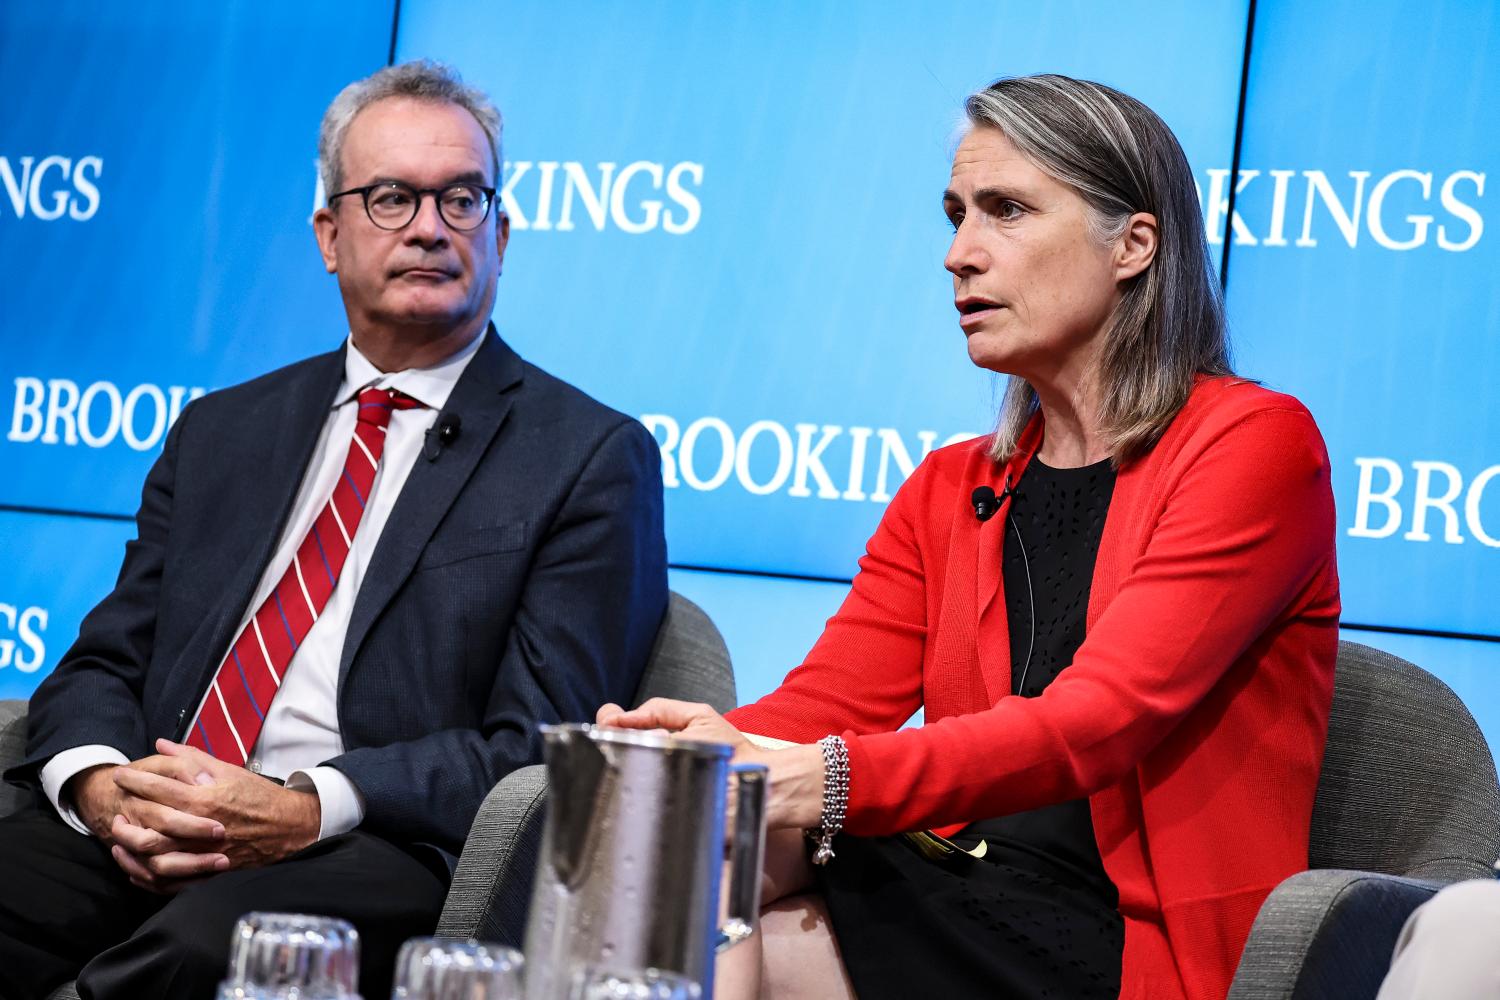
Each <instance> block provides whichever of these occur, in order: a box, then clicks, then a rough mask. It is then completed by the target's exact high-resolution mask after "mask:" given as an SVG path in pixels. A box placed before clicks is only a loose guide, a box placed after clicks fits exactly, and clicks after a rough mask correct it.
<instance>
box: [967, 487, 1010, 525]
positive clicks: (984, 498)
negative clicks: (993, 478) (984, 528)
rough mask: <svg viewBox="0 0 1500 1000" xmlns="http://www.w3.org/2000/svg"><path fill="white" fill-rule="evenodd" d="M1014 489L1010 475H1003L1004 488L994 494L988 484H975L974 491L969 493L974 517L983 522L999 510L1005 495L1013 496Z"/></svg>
mask: <svg viewBox="0 0 1500 1000" xmlns="http://www.w3.org/2000/svg"><path fill="white" fill-rule="evenodd" d="M1015 495H1016V491H1015V490H1013V489H1011V486H1010V477H1009V476H1006V477H1005V488H1004V489H1002V490H1001V491H1000V495H999V496H996V495H995V491H994V490H993V489H991V488H990V487H988V486H976V487H974V492H973V493H970V494H969V503H971V504H972V505H973V506H974V517H975V518H976V519H978V521H979V522H980V523H981V524H983V523H984V522H985V521H988V520H989V519H990V518H992V517H994V516H995V515H996V514H997V513H999V512H1000V505H1001V504H1002V503H1004V502H1005V499H1006V497H1013V496H1015Z"/></svg>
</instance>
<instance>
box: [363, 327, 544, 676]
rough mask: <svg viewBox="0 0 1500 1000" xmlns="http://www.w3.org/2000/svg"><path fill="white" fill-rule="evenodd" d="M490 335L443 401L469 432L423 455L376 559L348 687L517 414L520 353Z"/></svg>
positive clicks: (408, 480)
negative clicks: (362, 654) (394, 603)
mask: <svg viewBox="0 0 1500 1000" xmlns="http://www.w3.org/2000/svg"><path fill="white" fill-rule="evenodd" d="M484 338H485V340H484V343H483V344H481V345H480V347H479V350H478V351H476V352H475V354H474V358H473V360H471V361H470V362H469V364H468V367H466V368H465V369H464V372H463V374H462V375H460V376H459V379H458V382H457V384H455V385H454V387H453V393H452V395H450V396H449V397H448V403H447V405H446V406H444V407H443V412H445V413H450V414H456V415H457V416H459V417H460V418H461V419H462V421H463V423H462V432H461V433H460V434H459V436H458V439H457V440H456V441H454V442H453V443H452V444H450V445H448V446H446V447H445V448H444V449H443V451H442V453H441V455H440V456H439V457H438V459H437V460H436V461H431V462H429V461H428V460H427V459H426V457H425V456H422V455H419V456H418V457H417V461H416V465H414V466H413V467H412V470H411V474H410V475H408V476H407V477H406V484H405V485H404V486H403V487H402V488H401V495H400V496H399V497H397V499H396V505H395V506H394V507H393V508H392V509H391V515H390V518H389V519H388V520H387V521H386V523H385V528H384V530H383V531H381V533H380V541H379V542H378V543H376V546H375V552H374V554H373V555H372V556H371V557H370V565H369V568H368V569H367V570H366V571H365V576H364V580H363V582H362V583H361V585H360V588H359V594H358V595H357V596H356V597H355V599H354V610H353V612H352V614H351V615H350V618H349V630H348V632H347V633H346V634H345V636H344V649H343V654H342V655H341V656H340V657H339V689H340V690H341V691H342V689H343V685H344V679H345V677H346V676H347V675H348V673H349V668H350V665H351V664H352V663H353V662H354V658H355V656H356V655H358V653H359V648H360V646H361V645H362V644H363V643H364V640H365V636H366V635H368V634H369V631H370V628H371V627H372V626H373V625H374V624H375V620H376V619H377V618H379V617H380V613H381V612H382V611H384V610H385V607H386V605H387V604H389V603H390V601H391V598H392V597H394V596H395V594H396V592H397V591H398V590H400V589H401V586H402V584H404V583H405V582H406V578H407V577H408V576H410V575H411V571H412V568H413V567H414V566H416V563H417V559H418V558H419V557H420V556H421V554H422V550H423V549H424V548H425V547H426V545H427V541H428V539H430V538H431V537H432V533H433V532H434V531H435V530H437V526H438V524H439V523H440V522H441V521H442V520H443V517H444V516H445V515H446V514H447V513H448V509H449V508H450V507H452V506H453V502H454V501H455V500H457V499H458V495H459V493H460V492H461V491H462V490H463V487H464V484H465V483H467V482H468V481H469V477H470V476H472V475H473V473H474V469H475V468H476V467H477V466H478V465H479V460H480V459H481V458H482V457H483V456H484V453H485V452H486V451H487V450H488V449H489V446H490V442H491V441H492V440H493V439H494V437H495V434H496V433H497V432H498V431H499V430H500V426H501V425H502V424H503V423H504V422H505V418H506V415H507V414H509V412H510V408H511V404H512V403H513V402H514V399H515V393H514V392H513V391H512V390H513V389H514V387H515V386H517V385H519V384H520V382H521V378H522V366H521V359H520V358H519V357H518V356H517V355H516V353H515V352H514V351H512V350H511V349H510V348H509V347H508V346H506V344H505V342H504V341H503V340H501V339H500V337H499V335H497V334H496V333H495V331H494V328H493V327H491V328H490V329H489V331H488V332H486V333H485V334H484Z"/></svg>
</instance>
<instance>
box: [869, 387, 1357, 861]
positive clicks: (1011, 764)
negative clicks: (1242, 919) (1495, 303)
mask: <svg viewBox="0 0 1500 1000" xmlns="http://www.w3.org/2000/svg"><path fill="white" fill-rule="evenodd" d="M1329 478H1330V477H1329V467H1328V458H1327V454H1326V452H1325V451H1324V448H1323V444H1322V439H1321V437H1320V436H1319V435H1318V432H1317V429H1316V427H1315V426H1314V425H1313V423H1312V419H1311V417H1310V416H1309V415H1308V414H1307V413H1306V412H1305V411H1301V410H1292V409H1280V410H1267V411H1261V412H1258V413H1256V414H1252V415H1250V416H1248V417H1246V418H1244V419H1242V420H1241V421H1240V422H1239V423H1237V424H1235V425H1233V426H1232V427H1230V428H1229V429H1228V430H1226V431H1224V432H1222V433H1221V434H1220V435H1219V437H1218V438H1216V439H1215V440H1214V441H1213V442H1212V443H1210V444H1209V445H1207V446H1206V447H1205V448H1204V450H1203V451H1202V452H1201V453H1200V454H1199V455H1198V456H1196V458H1195V460H1194V461H1193V462H1192V463H1191V465H1190V466H1189V467H1188V468H1187V470H1186V471H1185V472H1184V474H1183V475H1182V477H1181V478H1180V480H1179V481H1178V483H1177V484H1176V485H1175V487H1174V488H1173V491H1172V492H1171V494H1170V496H1169V497H1168V499H1167V501H1166V505H1165V508H1164V510H1163V512H1162V514H1161V517H1160V519H1159V521H1158V523H1157V526H1156V528H1155V530H1154V531H1153V533H1152V535H1151V537H1150V540H1149V541H1148V542H1147V544H1146V547H1145V550H1144V551H1143V552H1142V554H1141V555H1140V556H1139V557H1138V558H1137V559H1136V561H1135V562H1134V564H1133V565H1132V568H1131V570H1130V572H1129V575H1128V576H1127V578H1126V580H1125V582H1124V583H1123V584H1122V585H1121V588H1120V590H1119V591H1118V593H1117V595H1116V597H1115V598H1114V600H1112V601H1111V602H1110V604H1109V606H1108V607H1107V608H1106V609H1105V610H1104V611H1103V612H1102V614H1101V615H1100V616H1099V618H1098V620H1097V621H1096V622H1095V623H1094V625H1093V627H1092V628H1091V629H1090V630H1089V633H1088V636H1087V638H1086V639H1085V640H1084V643H1083V645H1082V646H1081V647H1080V648H1079V650H1078V653H1077V655H1076V656H1075V658H1074V660H1073V662H1072V664H1071V665H1070V666H1069V667H1068V669H1067V670H1065V671H1063V672H1062V673H1061V674H1060V675H1059V676H1058V678H1057V680H1056V681H1054V682H1053V683H1052V684H1051V685H1049V686H1048V687H1047V689H1046V690H1045V691H1044V692H1043V693H1042V695H1041V696H1040V697H1037V698H1017V697H1006V698H1002V699H1001V700H1000V701H999V702H998V703H997V704H996V705H995V706H994V707H993V708H991V709H989V710H987V711H984V712H979V713H975V714H972V715H964V716H956V717H951V718H946V719H942V720H940V721H937V722H934V723H930V724H928V725H926V726H924V727H922V728H920V729H910V730H904V731H901V732H888V733H881V734H873V735H865V734H863V733H861V732H858V731H850V732H848V733H846V734H845V738H846V742H847V743H848V745H849V756H850V772H851V774H850V793H849V806H848V819H847V821H846V823H845V828H846V829H847V830H849V831H850V832H851V833H855V834H859V835H880V834H886V833H893V832H897V831H903V830H913V829H921V828H924V827H930V826H938V825H943V824H947V823H954V822H964V821H968V820H972V819H974V818H975V817H980V816H999V815H1005V814H1009V813H1013V812H1018V811H1021V810H1025V809H1032V808H1036V807H1039V806H1043V805H1048V804H1052V803H1056V802H1062V801H1068V800H1071V799H1078V798H1084V797H1086V796H1088V795H1091V794H1093V793H1094V792H1097V791H1099V790H1100V789H1102V788H1105V787H1108V786H1109V785H1111V784H1113V783H1115V782H1117V781H1119V780H1120V779H1121V778H1122V777H1123V776H1124V775H1125V774H1126V773H1127V772H1128V771H1129V770H1130V769H1131V768H1133V767H1135V766H1136V765H1137V764H1138V763H1139V762H1140V760H1141V759H1142V758H1143V757H1144V756H1145V755H1146V754H1147V753H1148V752H1149V751H1150V750H1151V749H1152V748H1154V747H1155V746H1156V745H1157V743H1159V742H1160V741H1161V740H1162V739H1163V738H1165V736H1166V735H1167V734H1168V733H1169V732H1170V731H1171V730H1172V728H1173V727H1174V726H1175V725H1176V724H1177V723H1178V722H1179V721H1180V720H1181V719H1182V718H1183V717H1185V716H1186V715H1187V714H1188V713H1189V712H1190V711H1191V710H1192V709H1193V708H1194V707H1195V706H1196V705H1198V704H1199V703H1200V702H1201V701H1202V699H1203V698H1204V697H1205V696H1206V695H1207V694H1208V692H1209V691H1210V690H1212V689H1213V687H1214V686H1215V685H1216V684H1217V683H1218V682H1219V680H1220V678H1221V677H1223V675H1224V673H1225V672H1226V671H1227V670H1228V669H1229V667H1230V666H1231V665H1232V664H1233V663H1234V662H1235V661H1236V660H1237V659H1238V658H1239V657H1240V656H1241V655H1242V654H1243V653H1244V651H1245V650H1246V649H1247V648H1248V647H1249V646H1250V645H1251V643H1253V642H1254V641H1255V640H1256V639H1257V638H1259V637H1260V636H1262V635H1263V634H1264V633H1265V632H1266V631H1267V630H1268V629H1270V628H1272V627H1273V626H1274V624H1275V623H1276V622H1277V621H1278V620H1279V619H1281V618H1282V617H1284V616H1285V615H1287V614H1289V613H1290V612H1291V611H1292V610H1293V609H1294V608H1295V607H1296V606H1298V605H1299V603H1300V601H1301V600H1302V597H1301V595H1303V594H1304V592H1305V591H1307V590H1308V589H1309V588H1310V586H1312V585H1313V584H1314V581H1315V579H1317V578H1319V574H1320V571H1321V570H1322V569H1323V568H1324V567H1325V566H1326V565H1327V564H1328V562H1329V560H1331V559H1332V558H1333V539H1334V512H1333V496H1332V491H1331V488H1330V482H1329Z"/></svg>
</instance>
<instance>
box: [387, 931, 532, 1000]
mask: <svg viewBox="0 0 1500 1000" xmlns="http://www.w3.org/2000/svg"><path fill="white" fill-rule="evenodd" d="M521 964H522V958H521V953H520V952H519V951H516V950H515V949H514V948H506V947H504V946H502V945H498V944H485V943H483V942H480V941H454V940H445V939H443V938H433V937H421V938H412V939H411V940H410V941H408V942H406V943H405V944H404V945H402V946H401V953H400V954H399V955H398V956H397V957H396V988H395V989H394V990H393V991H392V993H391V1000H522V992H521Z"/></svg>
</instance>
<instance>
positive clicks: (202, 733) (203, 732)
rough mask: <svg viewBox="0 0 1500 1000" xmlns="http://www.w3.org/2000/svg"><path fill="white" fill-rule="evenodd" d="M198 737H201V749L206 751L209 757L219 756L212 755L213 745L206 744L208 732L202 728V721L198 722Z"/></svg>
mask: <svg viewBox="0 0 1500 1000" xmlns="http://www.w3.org/2000/svg"><path fill="white" fill-rule="evenodd" d="M198 735H199V736H201V737H203V749H205V750H207V751H208V755H209V756H210V757H217V756H219V755H218V754H216V753H214V745H213V744H212V743H210V742H208V730H207V729H204V728H203V720H202V719H199V720H198Z"/></svg>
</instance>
